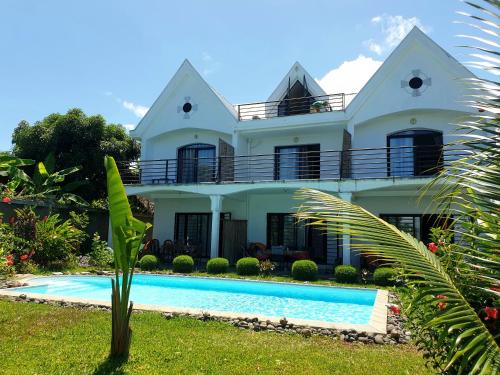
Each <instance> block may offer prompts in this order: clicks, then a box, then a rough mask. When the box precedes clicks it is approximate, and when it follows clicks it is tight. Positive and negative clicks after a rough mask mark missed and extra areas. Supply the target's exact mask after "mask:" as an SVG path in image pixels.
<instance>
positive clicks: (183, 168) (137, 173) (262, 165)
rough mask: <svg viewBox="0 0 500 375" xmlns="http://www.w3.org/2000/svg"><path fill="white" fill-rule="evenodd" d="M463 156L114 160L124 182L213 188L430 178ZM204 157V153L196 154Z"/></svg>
mask: <svg viewBox="0 0 500 375" xmlns="http://www.w3.org/2000/svg"><path fill="white" fill-rule="evenodd" d="M463 154H464V152H463V151H460V150H452V149H443V147H442V146H403V147H384V148H365V149H348V150H342V151H320V150H319V148H318V149H309V150H308V151H300V152H293V151H290V150H287V149H284V151H280V150H278V151H277V152H276V153H273V154H260V155H242V156H219V157H203V156H199V157H184V158H178V159H162V160H140V161H139V160H137V161H126V162H118V168H119V171H120V174H121V177H122V180H123V182H124V184H127V185H138V184H141V185H151V184H167V185H169V184H206V183H208V184H214V183H256V182H269V181H297V180H340V179H368V178H415V177H432V176H434V175H436V174H437V173H438V172H440V171H441V170H442V169H443V168H445V167H446V166H447V165H449V163H450V162H451V161H453V160H456V159H457V158H459V157H461V156H462V155H463ZM200 155H203V154H200Z"/></svg>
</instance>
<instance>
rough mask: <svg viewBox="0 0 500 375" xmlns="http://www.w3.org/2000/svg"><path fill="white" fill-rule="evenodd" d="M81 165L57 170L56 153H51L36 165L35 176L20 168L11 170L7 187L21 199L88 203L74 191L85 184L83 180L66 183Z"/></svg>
mask: <svg viewBox="0 0 500 375" xmlns="http://www.w3.org/2000/svg"><path fill="white" fill-rule="evenodd" d="M80 169H81V167H79V166H75V167H70V168H66V169H63V170H60V171H55V158H54V154H52V153H51V154H49V155H48V156H47V158H46V159H45V161H44V162H39V163H37V164H36V166H35V170H34V172H33V177H30V176H28V174H26V172H24V171H23V170H22V169H20V168H12V169H11V170H10V175H9V177H10V180H9V181H8V182H7V183H6V188H7V189H8V190H10V191H11V192H12V194H13V196H14V197H16V198H21V199H43V200H48V201H52V202H57V203H63V204H65V203H76V204H80V205H86V204H87V202H85V201H84V200H83V199H82V198H80V196H78V195H76V194H74V193H72V191H74V190H75V189H77V188H79V187H80V186H82V185H85V183H84V182H81V181H73V182H70V183H66V184H64V182H65V180H66V178H67V177H68V176H71V175H73V174H75V173H76V172H78V171H79V170H80Z"/></svg>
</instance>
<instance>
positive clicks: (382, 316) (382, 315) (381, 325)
mask: <svg viewBox="0 0 500 375" xmlns="http://www.w3.org/2000/svg"><path fill="white" fill-rule="evenodd" d="M144 275H150V276H164V277H172V276H174V277H179V276H181V277H191V278H192V277H197V278H204V279H218V280H238V281H249V282H267V283H276V284H288V285H296V286H297V285H299V286H300V285H302V286H311V287H323V288H343V289H356V290H376V291H377V294H376V296H375V301H374V303H373V309H372V314H371V316H370V320H369V322H368V324H351V323H332V322H325V321H320V320H308V319H298V318H288V317H286V320H287V321H288V322H289V323H292V324H294V325H297V326H304V327H311V328H325V329H337V330H355V331H357V332H366V333H374V334H376V333H381V334H386V333H387V304H388V299H389V292H388V291H387V290H384V289H368V288H355V287H354V288H350V287H345V286H338V287H337V286H328V285H315V284H306V283H304V284H301V283H290V282H280V281H271V280H263V281H260V280H251V279H231V278H229V279H228V278H223V277H203V276H191V275H177V274H174V275H162V274H144ZM67 276H84V277H108V278H111V277H112V275H50V276H35V275H33V276H28V277H25V278H22V279H20V280H22V281H24V282H27V283H28V284H29V282H30V281H31V280H32V279H44V278H45V277H61V278H64V277H67ZM29 286H33V285H28V287H29ZM21 295H25V296H26V298H35V299H43V300H46V301H55V302H69V303H79V304H91V305H97V306H106V307H111V302H110V301H101V300H92V299H87V298H78V297H63V296H50V295H46V294H39V293H26V292H25V291H19V290H18V288H9V289H0V296H7V297H19V296H21ZM134 309H135V310H144V311H155V312H166V313H174V314H187V315H200V314H204V313H208V314H210V315H211V316H216V317H222V318H229V319H238V318H240V319H241V318H244V317H248V318H257V319H259V320H263V321H266V320H269V321H271V322H272V323H274V324H279V323H280V320H281V319H283V317H275V316H266V315H259V314H246V313H234V312H229V311H218V310H205V309H195V308H178V307H171V306H164V305H151V304H135V303H134Z"/></svg>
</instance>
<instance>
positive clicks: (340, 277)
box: [335, 265, 358, 283]
mask: <svg viewBox="0 0 500 375" xmlns="http://www.w3.org/2000/svg"><path fill="white" fill-rule="evenodd" d="M335 280H336V281H337V282H339V283H355V282H356V281H358V270H357V269H356V268H354V267H353V266H348V265H343V266H337V267H335Z"/></svg>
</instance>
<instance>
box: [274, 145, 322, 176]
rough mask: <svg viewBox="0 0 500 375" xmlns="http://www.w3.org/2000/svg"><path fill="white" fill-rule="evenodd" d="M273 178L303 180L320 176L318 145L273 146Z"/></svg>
mask: <svg viewBox="0 0 500 375" xmlns="http://www.w3.org/2000/svg"><path fill="white" fill-rule="evenodd" d="M274 163H275V173H274V179H275V180H304V179H318V178H319V177H320V145H319V144H313V145H300V146H280V147H276V148H275V161H274Z"/></svg>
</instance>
